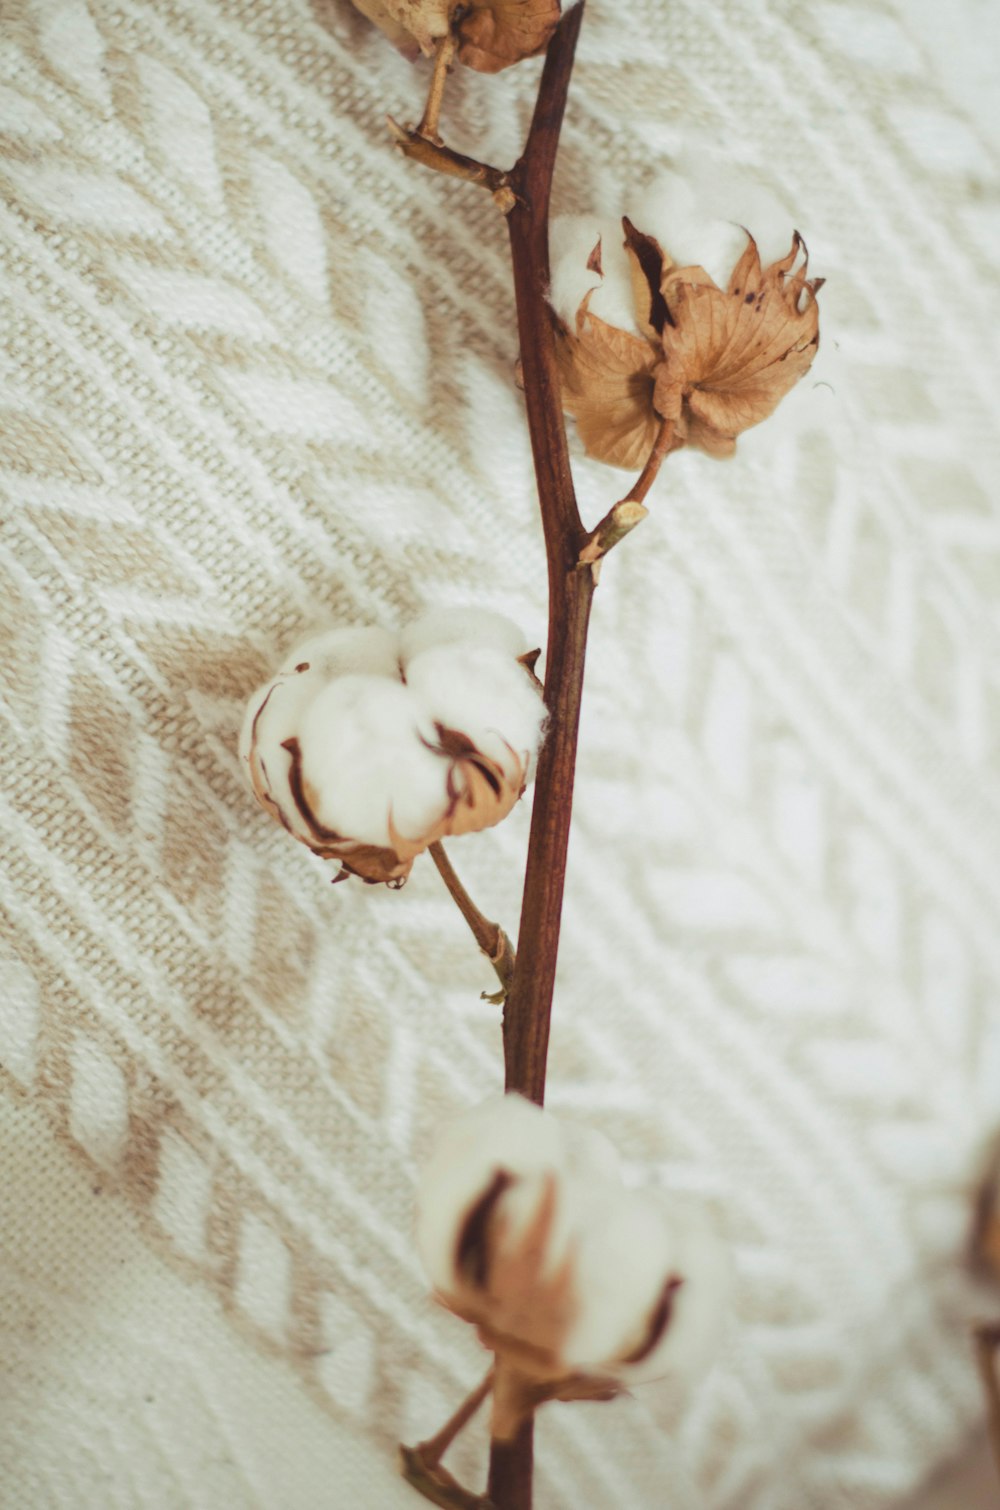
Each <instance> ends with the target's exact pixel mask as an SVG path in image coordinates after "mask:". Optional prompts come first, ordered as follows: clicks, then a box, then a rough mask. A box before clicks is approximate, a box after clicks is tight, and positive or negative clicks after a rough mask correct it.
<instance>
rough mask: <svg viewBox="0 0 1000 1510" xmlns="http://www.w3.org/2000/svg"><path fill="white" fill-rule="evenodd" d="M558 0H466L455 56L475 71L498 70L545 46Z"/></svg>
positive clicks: (556, 21) (555, 21) (555, 22)
mask: <svg viewBox="0 0 1000 1510" xmlns="http://www.w3.org/2000/svg"><path fill="white" fill-rule="evenodd" d="M559 10H560V5H559V0H470V3H469V4H468V6H467V7H466V13H465V15H463V16H462V17H461V19H460V20H459V22H458V27H457V33H458V39H459V45H458V56H459V58H460V60H461V61H462V62H463V63H465V64H466V66H467V67H469V68H475V69H476V70H477V71H478V72H479V73H499V71H500V69H501V68H508V67H509V66H510V65H511V64H512V63H519V62H520V61H521V59H522V58H530V57H533V56H534V55H535V53H538V52H542V51H543V50H544V48H546V47H547V46H548V43H549V38H550V37H551V36H552V33H553V32H554V31H555V29H556V26H557V25H558V24H559Z"/></svg>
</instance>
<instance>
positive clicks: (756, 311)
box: [653, 231, 823, 454]
mask: <svg viewBox="0 0 1000 1510" xmlns="http://www.w3.org/2000/svg"><path fill="white" fill-rule="evenodd" d="M800 255H801V259H802V260H801V264H800V265H799V266H798V267H796V264H797V263H798V262H799V258H800ZM807 271H808V255H807V253H806V248H805V243H804V242H803V240H802V238H801V236H800V235H799V234H798V232H797V231H796V232H795V235H794V237H793V240H792V247H791V250H790V252H789V253H788V255H787V256H785V257H782V258H781V259H780V260H779V261H777V262H772V264H771V265H770V267H768V268H762V267H761V263H760V257H759V255H758V252H757V243H756V242H755V241H754V239H753V237H752V236H749V235H748V238H747V248H746V251H745V252H744V253H743V256H742V257H741V258H740V260H739V262H738V263H737V265H736V267H735V268H734V269H733V272H732V275H731V277H730V279H729V285H728V287H727V288H726V289H725V290H722V289H720V288H718V287H716V285H715V284H714V283H713V282H712V280H711V279H710V278H709V277H708V275H707V274H704V273H702V271H701V269H700V268H679V269H674V270H672V271H669V272H668V273H667V274H666V275H665V277H664V279H663V283H662V292H663V297H664V300H665V302H666V305H667V309H668V310H669V314H670V323H669V324H668V325H667V326H665V327H664V330H663V333H662V336H661V341H662V345H663V352H664V356H665V361H664V363H663V365H662V366H661V367H660V368H659V369H658V370H657V374H656V387H655V391H654V394H653V405H654V407H655V409H656V410H657V412H658V413H659V414H662V415H663V416H664V418H666V419H673V420H676V421H677V422H678V423H679V424H681V425H682V427H683V430H684V432H685V433H686V438H687V441H688V444H689V445H691V444H694V445H699V446H701V448H702V449H703V450H707V451H710V452H713V453H714V454H727V453H728V452H729V451H731V450H732V447H733V445H734V444H735V440H736V436H737V435H739V434H740V433H741V432H742V431H743V430H749V428H750V427H751V425H758V424H760V422H761V420H764V419H767V417H768V415H769V414H772V413H773V412H774V410H775V409H776V408H777V407H778V404H779V403H780V402H781V400H782V399H783V398H784V396H785V394H786V393H788V392H789V390H790V389H791V388H793V387H794V386H795V384H796V383H797V382H798V381H799V379H800V378H801V377H802V376H803V374H804V373H806V372H807V371H808V370H809V367H810V365H811V363H812V360H813V357H814V356H815V355H816V348H817V346H818V345H819V308H818V305H817V303H816V294H817V292H818V290H819V289H820V287H821V286H822V283H823V280H822V279H821V278H809V277H807ZM699 274H700V275H701V276H697V275H699Z"/></svg>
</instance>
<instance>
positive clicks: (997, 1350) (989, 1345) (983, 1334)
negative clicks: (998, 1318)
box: [975, 1325, 1000, 1474]
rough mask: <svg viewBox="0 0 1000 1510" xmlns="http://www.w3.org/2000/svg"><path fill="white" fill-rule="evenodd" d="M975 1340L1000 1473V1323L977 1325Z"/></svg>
mask: <svg viewBox="0 0 1000 1510" xmlns="http://www.w3.org/2000/svg"><path fill="white" fill-rule="evenodd" d="M975 1341H976V1361H977V1363H978V1364H979V1376H980V1378H981V1379H982V1382H983V1393H984V1394H985V1396H986V1427H987V1431H988V1433H989V1438H990V1445H991V1447H992V1448H993V1460H994V1462H995V1464H996V1469H997V1473H998V1474H1000V1325H993V1326H978V1327H976V1331H975Z"/></svg>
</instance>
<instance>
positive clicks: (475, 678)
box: [406, 644, 545, 781]
mask: <svg viewBox="0 0 1000 1510" xmlns="http://www.w3.org/2000/svg"><path fill="white" fill-rule="evenodd" d="M406 682H407V686H408V687H409V689H410V691H411V692H412V693H413V695H414V697H415V698H417V699H418V700H419V703H420V706H421V708H422V709H423V710H425V712H426V716H427V717H428V718H429V719H432V720H433V721H434V722H436V723H438V724H441V725H443V727H444V728H446V729H458V730H460V731H461V732H462V733H463V734H465V735H467V736H468V738H469V739H471V740H472V742H473V744H474V745H475V746H476V748H477V749H479V750H481V751H482V753H483V754H484V755H487V756H488V757H489V758H490V759H491V760H494V761H495V762H496V763H497V765H499V766H500V767H501V768H502V770H503V771H504V772H505V773H506V775H507V779H508V780H509V781H515V780H521V781H526V780H527V779H528V777H529V773H530V770H531V768H532V766H533V764H534V760H535V756H536V755H537V753H538V746H539V744H540V742H541V736H542V725H543V724H544V721H545V704H544V703H543V701H542V698H541V694H540V693H539V691H538V688H537V687H536V685H535V683H534V682H533V681H532V679H531V677H530V675H529V673H528V672H527V671H526V670H525V668H524V667H523V666H521V665H519V664H518V662H517V661H516V660H512V659H511V658H510V656H509V655H506V654H504V653H502V652H501V651H499V650H494V649H493V648H492V647H491V646H489V645H468V644H461V645H459V644H454V645H441V646H438V647H437V648H435V649H433V650H425V651H423V652H422V654H420V655H417V656H415V657H414V658H413V660H412V661H410V662H409V664H408V665H407V668H406Z"/></svg>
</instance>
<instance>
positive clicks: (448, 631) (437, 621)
mask: <svg viewBox="0 0 1000 1510" xmlns="http://www.w3.org/2000/svg"><path fill="white" fill-rule="evenodd" d="M455 644H460V645H471V644H475V645H490V646H492V647H493V649H494V650H499V651H502V652H503V654H504V655H506V656H508V657H509V658H510V659H511V660H517V658H518V656H521V655H525V654H526V653H527V651H528V650H530V649H531V648H532V647H531V646H530V645H529V644H528V641H527V640H526V639H525V637H524V634H523V633H522V631H521V630H520V629H519V628H518V626H517V625H516V624H515V623H514V622H513V621H512V620H511V619H508V618H505V617H504V615H503V614H502V613H493V612H492V611H491V610H490V609H486V608H433V609H431V611H430V612H429V613H425V614H423V615H421V617H420V618H419V619H417V620H416V622H415V623H413V624H410V625H408V627H407V628H406V629H404V630H403V632H402V634H401V635H400V636H399V661H400V665H401V666H402V668H403V670H404V672H406V671H408V668H409V665H410V662H411V661H412V660H413V659H414V658H415V657H416V656H418V655H421V654H422V653H423V652H424V651H425V650H432V649H435V648H436V647H437V646H439V645H455ZM407 680H409V677H408V676H407Z"/></svg>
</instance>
